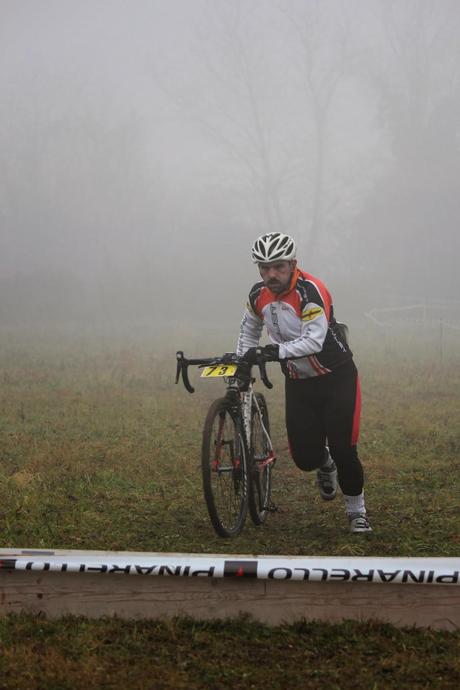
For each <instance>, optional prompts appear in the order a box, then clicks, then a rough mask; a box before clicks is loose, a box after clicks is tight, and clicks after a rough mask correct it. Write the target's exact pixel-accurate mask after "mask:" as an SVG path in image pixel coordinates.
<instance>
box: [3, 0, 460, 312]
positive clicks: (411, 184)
mask: <svg viewBox="0 0 460 690" xmlns="http://www.w3.org/2000/svg"><path fill="white" fill-rule="evenodd" d="M0 86H1V99H0V142H1V152H2V153H1V163H0V271H1V273H0V289H1V300H0V316H1V317H2V319H3V321H4V322H6V323H8V322H23V321H28V320H34V319H44V320H53V319H55V320H58V321H59V320H65V319H67V318H69V319H82V320H85V319H90V318H100V317H101V316H106V317H110V318H113V319H118V318H120V319H130V318H135V317H142V318H152V319H155V318H158V319H171V320H174V319H175V318H180V319H185V320H187V319H190V320H192V319H195V318H198V319H203V320H210V319H215V320H216V322H218V321H222V320H223V319H235V318H236V317H237V316H238V315H239V313H240V311H241V309H242V307H243V305H244V302H245V298H246V294H247V292H248V290H249V288H250V286H251V284H252V282H255V280H256V279H257V275H256V272H255V269H254V266H253V265H252V264H251V262H250V258H249V256H250V246H251V244H252V241H253V240H254V239H255V237H256V236H257V235H259V234H261V233H262V232H265V231H270V230H274V229H279V230H281V231H285V232H289V233H291V234H292V235H293V236H294V237H295V238H296V239H297V241H298V244H299V247H300V256H299V262H300V264H301V266H302V267H303V268H305V269H306V270H308V271H310V272H311V273H313V274H317V275H319V276H320V277H321V278H322V279H323V280H325V282H326V283H327V284H328V285H329V286H330V287H331V289H332V290H333V292H334V296H335V301H336V302H337V301H338V302H339V303H345V302H349V300H348V298H349V297H352V298H353V302H354V304H355V307H354V308H355V309H356V310H357V311H360V310H361V311H362V310H364V309H365V308H369V307H372V306H374V305H380V306H392V305H394V304H397V303H403V302H404V300H409V301H410V300H414V299H417V300H422V301H427V302H429V301H430V300H456V299H458V277H457V273H458V268H457V264H458V257H459V256H460V243H459V232H458V224H459V216H460V213H459V212H460V189H459V180H460V176H459V173H460V4H459V3H458V2H456V1H453V0H438V1H437V2H435V1H434V0H433V1H432V0H398V1H397V2H391V1H390V0H388V1H385V2H383V1H379V0H348V1H347V2H345V1H341V0H321V1H320V0H315V1H313V0H259V1H253V0H232V2H228V1H225V0H212V1H211V0H209V1H208V0H136V1H135V2H128V1H127V0H126V1H123V0H78V1H77V0H41V1H37V2H36V1H33V0H0ZM348 308H349V307H348Z"/></svg>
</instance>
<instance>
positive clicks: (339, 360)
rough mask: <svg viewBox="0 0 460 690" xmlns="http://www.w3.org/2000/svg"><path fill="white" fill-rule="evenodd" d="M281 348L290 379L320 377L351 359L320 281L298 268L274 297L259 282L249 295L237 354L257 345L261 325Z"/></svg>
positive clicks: (326, 293) (260, 333) (328, 294)
mask: <svg viewBox="0 0 460 690" xmlns="http://www.w3.org/2000/svg"><path fill="white" fill-rule="evenodd" d="M264 324H265V326H266V328H267V333H268V337H269V339H270V340H271V342H272V343H276V344H277V345H279V357H280V360H281V361H282V360H284V359H287V358H295V359H294V360H292V359H289V360H288V361H287V362H285V363H284V365H283V362H282V365H283V371H284V372H285V374H286V375H288V376H289V377H290V378H292V379H305V378H310V377H312V376H321V375H323V374H328V373H329V372H331V371H333V370H334V369H337V367H339V366H340V365H341V364H343V363H344V362H346V361H348V360H349V359H351V358H352V356H353V355H352V352H351V350H350V349H349V347H348V345H347V343H346V341H345V339H344V338H343V336H342V334H341V332H340V329H339V328H338V327H337V321H336V320H335V318H334V308H333V305H332V299H331V295H330V293H329V291H328V290H327V288H326V286H325V285H324V283H323V282H322V281H321V280H319V279H318V278H315V277H314V276H312V275H310V274H309V273H305V272H304V271H301V270H300V269H298V268H296V269H295V271H294V273H293V276H292V279H291V283H290V285H289V288H288V289H287V290H286V291H285V292H283V293H281V294H279V295H276V294H275V293H273V292H272V291H271V290H270V289H269V288H268V287H266V286H265V285H264V283H263V281H260V282H258V283H256V284H255V285H254V286H253V288H252V289H251V292H250V293H249V300H248V303H247V306H246V310H245V312H244V315H243V319H242V321H241V327H240V335H239V338H238V344H237V349H236V352H237V354H238V355H243V354H244V353H245V352H246V350H248V349H249V348H250V347H255V346H257V345H258V343H259V340H260V337H261V335H262V329H263V326H264Z"/></svg>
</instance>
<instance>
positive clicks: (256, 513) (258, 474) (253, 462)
mask: <svg viewBox="0 0 460 690" xmlns="http://www.w3.org/2000/svg"><path fill="white" fill-rule="evenodd" d="M256 397H257V403H258V405H259V409H260V413H259V410H258V409H257V407H256V405H253V408H252V413H251V417H252V422H251V452H250V474H251V481H250V490H249V512H250V514H251V518H252V521H253V523H254V524H255V525H261V524H262V523H263V522H264V521H265V518H266V517H267V513H268V508H269V506H270V496H271V487H272V466H273V460H272V457H273V450H272V446H271V443H270V441H269V438H267V434H270V422H269V419H268V409H267V403H266V402H265V398H264V396H263V395H262V394H261V393H256ZM262 424H263V427H265V431H266V432H267V433H265V432H264V429H263V427H262Z"/></svg>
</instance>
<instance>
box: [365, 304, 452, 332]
mask: <svg viewBox="0 0 460 690" xmlns="http://www.w3.org/2000/svg"><path fill="white" fill-rule="evenodd" d="M452 311H453V312H454V315H452ZM364 316H365V317H366V318H367V319H369V320H370V321H372V322H373V323H374V324H375V325H376V326H381V327H383V326H388V325H389V324H391V325H394V324H395V323H397V324H400V325H410V324H414V325H416V324H421V323H424V324H426V323H427V322H430V323H433V322H434V323H436V324H441V325H442V327H444V326H445V327H446V328H449V329H452V330H455V331H460V302H458V301H451V302H435V303H430V304H425V303H420V304H408V305H404V306H401V307H378V308H375V309H370V310H369V311H368V312H365V314H364ZM392 317H393V318H392ZM402 319H404V321H402Z"/></svg>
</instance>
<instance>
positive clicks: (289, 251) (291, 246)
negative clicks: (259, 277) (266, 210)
mask: <svg viewBox="0 0 460 690" xmlns="http://www.w3.org/2000/svg"><path fill="white" fill-rule="evenodd" d="M295 254H296V246H295V242H294V240H293V239H292V237H289V235H283V233H282V232H269V233H268V234H267V235H261V236H260V237H258V238H257V239H256V241H255V242H254V244H253V245H252V260H253V261H254V263H255V264H257V263H259V262H261V263H270V262H271V261H290V260H291V259H294V258H295Z"/></svg>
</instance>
